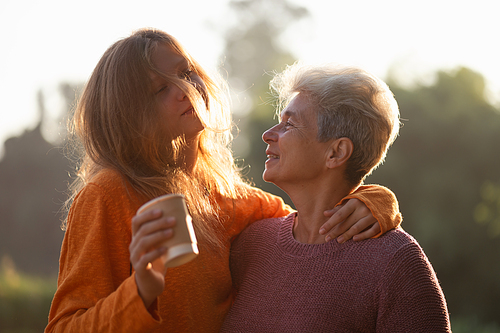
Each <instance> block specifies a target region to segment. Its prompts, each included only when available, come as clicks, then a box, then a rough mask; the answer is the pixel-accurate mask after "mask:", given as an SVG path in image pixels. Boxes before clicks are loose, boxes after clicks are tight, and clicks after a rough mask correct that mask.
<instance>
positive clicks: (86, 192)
mask: <svg viewBox="0 0 500 333" xmlns="http://www.w3.org/2000/svg"><path fill="white" fill-rule="evenodd" d="M105 192H106V191H104V190H103V189H102V188H101V187H99V186H97V185H95V184H90V185H87V187H86V188H84V189H83V190H82V191H81V192H80V193H79V194H78V196H77V197H76V198H75V201H74V202H73V205H72V207H71V210H70V213H69V215H68V229H67V230H66V234H65V236H64V240H63V245H62V248H61V257H60V268H59V278H58V287H57V291H56V293H55V295H54V299H53V301H52V305H51V309H50V313H49V324H48V326H47V328H46V330H45V332H124V331H128V332H147V331H150V330H151V329H153V328H155V327H157V326H158V325H159V322H160V319H159V317H158V315H157V313H155V312H154V311H153V315H152V314H150V312H148V310H147V309H146V308H145V306H144V303H143V302H142V299H141V298H140V296H139V294H138V291H137V285H136V283H135V275H134V274H133V273H132V272H131V268H130V261H129V251H128V246H129V243H130V239H131V230H130V221H129V219H130V218H131V215H130V214H131V210H130V208H129V207H127V203H128V201H127V197H126V195H125V194H124V193H121V192H118V191H116V192H117V193H105ZM110 198H113V200H110Z"/></svg>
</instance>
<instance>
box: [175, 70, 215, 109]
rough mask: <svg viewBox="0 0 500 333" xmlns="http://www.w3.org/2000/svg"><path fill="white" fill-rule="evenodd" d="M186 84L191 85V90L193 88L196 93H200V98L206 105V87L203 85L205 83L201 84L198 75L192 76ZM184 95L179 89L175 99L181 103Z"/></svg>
mask: <svg viewBox="0 0 500 333" xmlns="http://www.w3.org/2000/svg"><path fill="white" fill-rule="evenodd" d="M187 82H188V83H189V84H191V85H192V86H193V88H195V89H196V90H198V92H199V93H200V95H201V97H202V98H203V100H204V101H205V103H207V98H208V97H207V87H206V85H205V82H203V80H202V79H201V77H199V76H198V75H196V74H193V75H192V76H191V77H190V78H189V79H188V80H187ZM186 97H187V96H186V93H185V92H184V91H183V90H182V89H179V93H178V94H177V98H178V99H179V100H180V101H182V100H184V99H185V98H186Z"/></svg>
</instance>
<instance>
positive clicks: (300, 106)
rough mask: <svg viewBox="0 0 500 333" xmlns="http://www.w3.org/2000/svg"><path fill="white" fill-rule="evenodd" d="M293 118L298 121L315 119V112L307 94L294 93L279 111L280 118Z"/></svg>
mask: <svg viewBox="0 0 500 333" xmlns="http://www.w3.org/2000/svg"><path fill="white" fill-rule="evenodd" d="M286 117H290V118H295V119H297V120H299V121H304V122H306V121H312V120H314V119H316V112H314V108H313V107H312V104H311V103H310V101H309V99H308V98H307V96H305V95H303V94H298V95H296V96H295V97H294V98H293V99H292V100H291V101H290V103H288V105H287V106H286V108H285V109H284V110H283V111H282V112H281V114H280V118H286Z"/></svg>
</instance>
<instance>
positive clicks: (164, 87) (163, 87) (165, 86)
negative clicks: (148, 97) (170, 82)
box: [156, 85, 168, 95]
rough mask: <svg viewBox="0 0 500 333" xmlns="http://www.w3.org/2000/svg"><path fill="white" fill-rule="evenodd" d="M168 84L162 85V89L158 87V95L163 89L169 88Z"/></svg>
mask: <svg viewBox="0 0 500 333" xmlns="http://www.w3.org/2000/svg"><path fill="white" fill-rule="evenodd" d="M167 88H168V86H167V85H164V86H161V87H160V89H158V90H157V91H156V95H158V94H159V93H161V92H162V91H165V90H167Z"/></svg>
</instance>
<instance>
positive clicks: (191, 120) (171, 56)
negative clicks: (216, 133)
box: [151, 44, 206, 141]
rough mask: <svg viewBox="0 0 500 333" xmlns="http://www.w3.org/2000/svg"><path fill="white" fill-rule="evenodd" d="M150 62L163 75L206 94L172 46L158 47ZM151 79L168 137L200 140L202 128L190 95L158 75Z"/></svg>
mask: <svg viewBox="0 0 500 333" xmlns="http://www.w3.org/2000/svg"><path fill="white" fill-rule="evenodd" d="M151 60H152V62H153V64H154V66H155V67H156V68H157V69H158V70H159V71H160V72H161V73H164V74H170V75H177V76H178V77H179V78H182V79H186V80H188V81H190V83H191V84H193V85H194V86H195V87H196V88H197V89H198V90H202V91H203V92H204V94H206V86H205V84H204V83H203V81H202V79H201V78H200V77H199V76H198V75H197V74H196V73H195V72H193V71H192V68H191V67H190V64H189V63H188V61H187V60H186V58H184V57H183V56H182V55H181V54H179V53H178V52H177V51H175V50H174V49H173V48H172V47H170V46H169V45H167V44H159V45H158V47H157V48H156V50H155V51H154V53H153V54H152V57H151ZM151 79H152V81H153V89H154V92H155V94H156V97H157V99H158V102H159V103H158V105H159V110H158V111H159V114H160V121H161V122H163V124H164V126H165V128H166V133H169V135H171V136H172V139H174V138H177V137H179V136H182V135H185V138H186V140H187V141H191V140H193V139H195V138H197V137H198V136H199V134H200V133H201V131H203V125H202V123H201V121H200V119H199V118H198V116H197V114H196V112H195V111H194V109H193V107H192V105H191V102H190V100H189V98H188V97H187V95H186V94H185V93H184V92H183V91H182V90H181V89H180V88H179V87H177V86H176V85H175V84H173V83H170V82H168V81H166V80H165V79H164V78H162V77H161V76H159V75H157V74H156V73H152V74H151Z"/></svg>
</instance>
